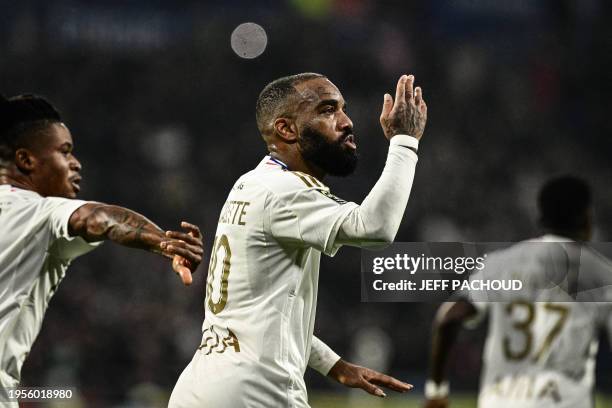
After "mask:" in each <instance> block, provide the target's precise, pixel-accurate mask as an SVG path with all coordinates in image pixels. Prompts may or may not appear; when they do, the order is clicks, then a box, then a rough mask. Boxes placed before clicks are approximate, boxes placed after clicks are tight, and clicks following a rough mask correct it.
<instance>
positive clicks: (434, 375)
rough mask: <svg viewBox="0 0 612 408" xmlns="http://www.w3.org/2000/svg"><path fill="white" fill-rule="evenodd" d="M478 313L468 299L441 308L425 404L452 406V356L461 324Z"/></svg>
mask: <svg viewBox="0 0 612 408" xmlns="http://www.w3.org/2000/svg"><path fill="white" fill-rule="evenodd" d="M475 314H476V309H475V308H474V306H473V305H472V304H471V303H469V302H467V301H464V300H461V301H458V302H446V303H443V304H442V305H441V306H440V308H439V309H438V313H437V314H436V317H435V319H434V322H433V329H432V338H431V355H430V374H429V379H428V380H427V383H426V384H425V399H426V400H425V408H445V407H447V406H448V381H447V380H446V366H447V362H448V356H449V354H450V351H451V349H452V347H453V345H454V344H455V340H456V339H457V334H458V333H459V329H460V328H461V325H462V324H463V322H464V321H466V320H467V319H469V318H470V317H472V316H474V315H475Z"/></svg>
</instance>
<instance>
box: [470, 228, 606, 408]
mask: <svg viewBox="0 0 612 408" xmlns="http://www.w3.org/2000/svg"><path fill="white" fill-rule="evenodd" d="M563 240H564V239H563V238H561V237H555V236H544V237H542V238H539V239H535V240H530V241H524V242H521V243H518V244H516V245H514V246H512V247H510V248H507V249H505V250H501V251H498V252H493V253H492V254H489V255H488V259H487V261H486V267H485V269H484V270H483V274H484V275H482V276H486V279H487V280H488V279H518V280H520V281H521V282H523V285H524V290H523V291H522V292H521V294H520V295H515V294H512V293H511V292H510V291H506V292H505V293H503V294H502V295H501V296H504V299H503V301H499V302H475V303H474V305H475V306H476V307H477V309H478V311H479V316H483V315H485V314H488V317H489V329H488V337H487V340H486V344H485V350H484V366H483V372H482V375H481V387H480V394H479V401H478V406H479V408H505V407H508V408H510V407H512V408H515V407H521V408H532V407H533V408H536V407H537V408H582V407H584V408H590V407H592V406H593V404H594V402H593V384H594V373H595V354H596V352H597V346H598V343H597V338H598V334H599V330H601V329H604V328H607V330H608V332H609V333H610V334H611V335H612V303H607V302H612V285H610V282H611V281H610V277H612V263H610V261H608V260H607V259H606V258H604V257H603V256H602V255H600V254H599V253H597V252H595V251H593V250H592V249H590V248H589V247H587V246H584V245H581V244H578V243H576V242H571V241H568V240H567V239H565V241H566V242H564V243H561V242H562V241H563ZM553 242H560V243H559V244H553ZM543 243H547V244H543ZM572 263H574V265H575V266H578V265H579V266H580V269H579V270H580V274H582V276H580V278H579V280H580V285H582V287H580V286H575V287H576V288H578V289H584V285H585V284H587V285H590V287H592V288H595V290H591V291H589V290H583V291H582V293H581V294H580V293H578V294H577V296H576V297H575V299H577V300H573V299H572V297H570V296H571V295H569V294H567V293H566V292H569V293H572V291H571V290H568V288H570V289H571V287H572V283H571V280H572V277H571V273H570V274H568V273H567V271H568V267H571V265H572ZM576 270H578V269H576ZM560 271H561V273H560ZM478 276H479V275H478V274H476V275H475V276H474V277H472V279H475V278H477V277H478ZM557 278H559V279H557ZM553 281H554V282H555V283H554V284H552V283H551V282H553ZM542 288H544V289H542ZM573 293H574V295H576V292H573ZM593 293H596V296H597V297H592V295H593ZM498 295H500V294H498ZM478 296H480V295H475V296H474V297H473V298H478ZM589 296H590V297H589ZM564 297H565V299H566V300H567V301H562V300H563V299H564ZM606 299H607V301H606Z"/></svg>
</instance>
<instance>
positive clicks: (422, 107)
mask: <svg viewBox="0 0 612 408" xmlns="http://www.w3.org/2000/svg"><path fill="white" fill-rule="evenodd" d="M419 109H420V110H421V112H423V113H427V104H426V103H425V99H423V100H422V101H421V104H420V105H419Z"/></svg>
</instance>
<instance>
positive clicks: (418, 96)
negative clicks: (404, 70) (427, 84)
mask: <svg viewBox="0 0 612 408" xmlns="http://www.w3.org/2000/svg"><path fill="white" fill-rule="evenodd" d="M421 102H423V90H422V89H421V87H420V86H417V87H416V88H414V103H415V104H416V105H417V106H419V105H420V104H421Z"/></svg>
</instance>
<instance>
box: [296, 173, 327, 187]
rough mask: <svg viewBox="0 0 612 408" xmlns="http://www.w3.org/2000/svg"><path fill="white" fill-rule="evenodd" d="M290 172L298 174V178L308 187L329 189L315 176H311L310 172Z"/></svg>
mask: <svg viewBox="0 0 612 408" xmlns="http://www.w3.org/2000/svg"><path fill="white" fill-rule="evenodd" d="M291 173H293V174H295V175H296V176H298V177H299V178H300V180H302V181H303V182H304V184H306V186H308V187H315V188H326V189H328V190H329V187H327V186H326V185H325V184H323V183H321V182H320V181H319V180H318V179H317V178H316V177H314V176H311V175H310V174H306V173H302V172H301V171H292V172H291Z"/></svg>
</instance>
